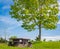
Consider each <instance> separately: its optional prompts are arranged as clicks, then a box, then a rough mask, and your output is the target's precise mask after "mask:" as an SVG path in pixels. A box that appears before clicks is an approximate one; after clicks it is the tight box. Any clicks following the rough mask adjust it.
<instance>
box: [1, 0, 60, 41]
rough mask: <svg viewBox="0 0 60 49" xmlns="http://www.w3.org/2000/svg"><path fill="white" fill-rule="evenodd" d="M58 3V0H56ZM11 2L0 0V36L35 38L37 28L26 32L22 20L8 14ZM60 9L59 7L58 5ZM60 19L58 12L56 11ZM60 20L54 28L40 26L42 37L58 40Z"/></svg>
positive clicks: (9, 0)
mask: <svg viewBox="0 0 60 49" xmlns="http://www.w3.org/2000/svg"><path fill="white" fill-rule="evenodd" d="M58 3H59V5H60V0H59V1H58ZM11 4H13V2H12V0H0V37H4V36H5V33H6V37H7V38H9V37H10V36H17V37H20V38H30V39H35V38H36V36H38V29H36V30H35V31H32V32H28V31H27V30H24V29H23V28H22V27H21V24H22V22H17V21H16V19H13V18H11V16H10V15H9V11H10V5H11ZM59 9H60V7H59ZM58 15H59V16H58V17H59V19H60V12H59V13H58ZM59 37H60V20H59V22H58V24H57V28H56V29H55V30H45V29H44V28H42V39H44V38H46V39H47V40H59V39H60V38H59Z"/></svg>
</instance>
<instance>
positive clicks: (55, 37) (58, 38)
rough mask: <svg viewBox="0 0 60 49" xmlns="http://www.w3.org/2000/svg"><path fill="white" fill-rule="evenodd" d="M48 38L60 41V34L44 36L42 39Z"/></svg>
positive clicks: (47, 39)
mask: <svg viewBox="0 0 60 49" xmlns="http://www.w3.org/2000/svg"><path fill="white" fill-rule="evenodd" d="M43 39H46V41H49V40H52V41H58V40H60V36H42V40H43Z"/></svg>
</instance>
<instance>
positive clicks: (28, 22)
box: [10, 0, 58, 40]
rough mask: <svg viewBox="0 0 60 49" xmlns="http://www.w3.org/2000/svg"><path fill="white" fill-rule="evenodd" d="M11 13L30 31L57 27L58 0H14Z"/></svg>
mask: <svg viewBox="0 0 60 49" xmlns="http://www.w3.org/2000/svg"><path fill="white" fill-rule="evenodd" d="M13 2H14V4H13V5H12V6H11V11H10V15H11V16H12V18H15V19H17V20H18V21H22V22H23V23H22V27H23V28H24V29H26V30H28V31H32V30H35V29H36V26H37V27H38V29H39V40H41V28H45V29H51V30H52V29H55V28H56V24H57V22H58V17H57V14H58V0H13Z"/></svg>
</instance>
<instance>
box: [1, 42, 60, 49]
mask: <svg viewBox="0 0 60 49" xmlns="http://www.w3.org/2000/svg"><path fill="white" fill-rule="evenodd" d="M0 49H60V42H34V43H33V44H32V47H23V48H22V47H12V46H8V45H7V44H1V43H0Z"/></svg>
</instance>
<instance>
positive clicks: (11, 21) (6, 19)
mask: <svg viewBox="0 0 60 49" xmlns="http://www.w3.org/2000/svg"><path fill="white" fill-rule="evenodd" d="M0 21H2V22H4V23H6V24H9V25H21V24H22V22H21V21H20V22H17V21H16V20H15V19H12V18H10V17H7V16H5V17H3V16H1V17H0Z"/></svg>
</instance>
